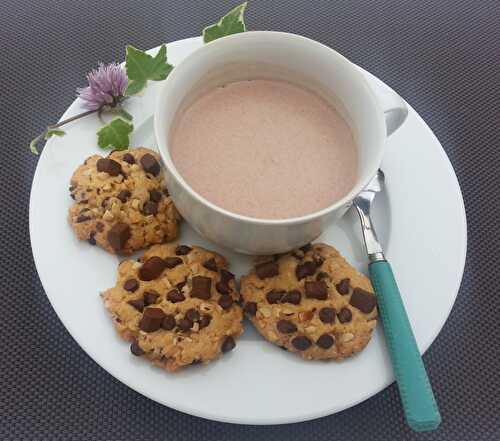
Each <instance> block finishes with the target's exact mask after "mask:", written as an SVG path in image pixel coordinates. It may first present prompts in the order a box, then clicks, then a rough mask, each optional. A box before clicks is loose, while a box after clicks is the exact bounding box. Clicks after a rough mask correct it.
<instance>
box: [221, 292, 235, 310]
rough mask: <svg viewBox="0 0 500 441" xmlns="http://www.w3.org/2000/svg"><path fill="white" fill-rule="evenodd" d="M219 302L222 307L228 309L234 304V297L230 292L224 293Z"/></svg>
mask: <svg viewBox="0 0 500 441" xmlns="http://www.w3.org/2000/svg"><path fill="white" fill-rule="evenodd" d="M218 303H219V305H220V307H221V308H222V309H226V310H227V309H230V308H231V306H233V298H232V297H231V296H230V295H228V294H224V295H222V296H220V298H219V302H218Z"/></svg>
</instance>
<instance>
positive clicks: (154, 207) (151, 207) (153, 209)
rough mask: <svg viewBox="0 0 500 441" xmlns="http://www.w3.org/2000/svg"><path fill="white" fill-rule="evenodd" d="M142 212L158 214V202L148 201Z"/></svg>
mask: <svg viewBox="0 0 500 441" xmlns="http://www.w3.org/2000/svg"><path fill="white" fill-rule="evenodd" d="M142 212H143V213H144V214H145V215H148V216H150V215H153V216H155V215H156V214H158V204H157V203H156V202H152V201H147V202H146V203H145V204H144V205H143V207H142Z"/></svg>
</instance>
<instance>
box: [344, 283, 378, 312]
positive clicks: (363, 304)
mask: <svg viewBox="0 0 500 441" xmlns="http://www.w3.org/2000/svg"><path fill="white" fill-rule="evenodd" d="M349 303H350V304H351V305H352V306H354V307H355V308H358V309H359V310H360V311H361V312H364V313H365V314H369V313H370V312H372V311H373V309H374V308H375V306H376V305H377V300H376V299H375V296H374V295H373V294H372V293H371V292H368V291H365V290H364V289H361V288H354V291H353V292H352V295H351V301H350V302H349Z"/></svg>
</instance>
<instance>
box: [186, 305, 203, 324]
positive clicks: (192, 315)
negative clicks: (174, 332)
mask: <svg viewBox="0 0 500 441" xmlns="http://www.w3.org/2000/svg"><path fill="white" fill-rule="evenodd" d="M186 318H187V319H188V320H191V321H192V322H197V321H199V320H200V313H199V312H198V311H197V310H196V309H194V308H190V309H188V310H187V311H186Z"/></svg>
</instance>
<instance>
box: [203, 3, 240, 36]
mask: <svg viewBox="0 0 500 441" xmlns="http://www.w3.org/2000/svg"><path fill="white" fill-rule="evenodd" d="M246 7H247V2H245V3H243V4H241V5H239V6H236V8H234V9H231V10H230V11H229V12H228V13H227V14H226V15H224V17H222V18H221V19H220V20H219V21H218V22H217V23H216V24H213V25H210V26H207V27H206V28H205V29H203V41H204V42H205V43H208V42H210V41H213V40H217V39H218V38H221V37H225V36H226V35H231V34H238V33H240V32H245V31H246V27H245V20H244V17H243V14H244V13H245V8H246Z"/></svg>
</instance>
